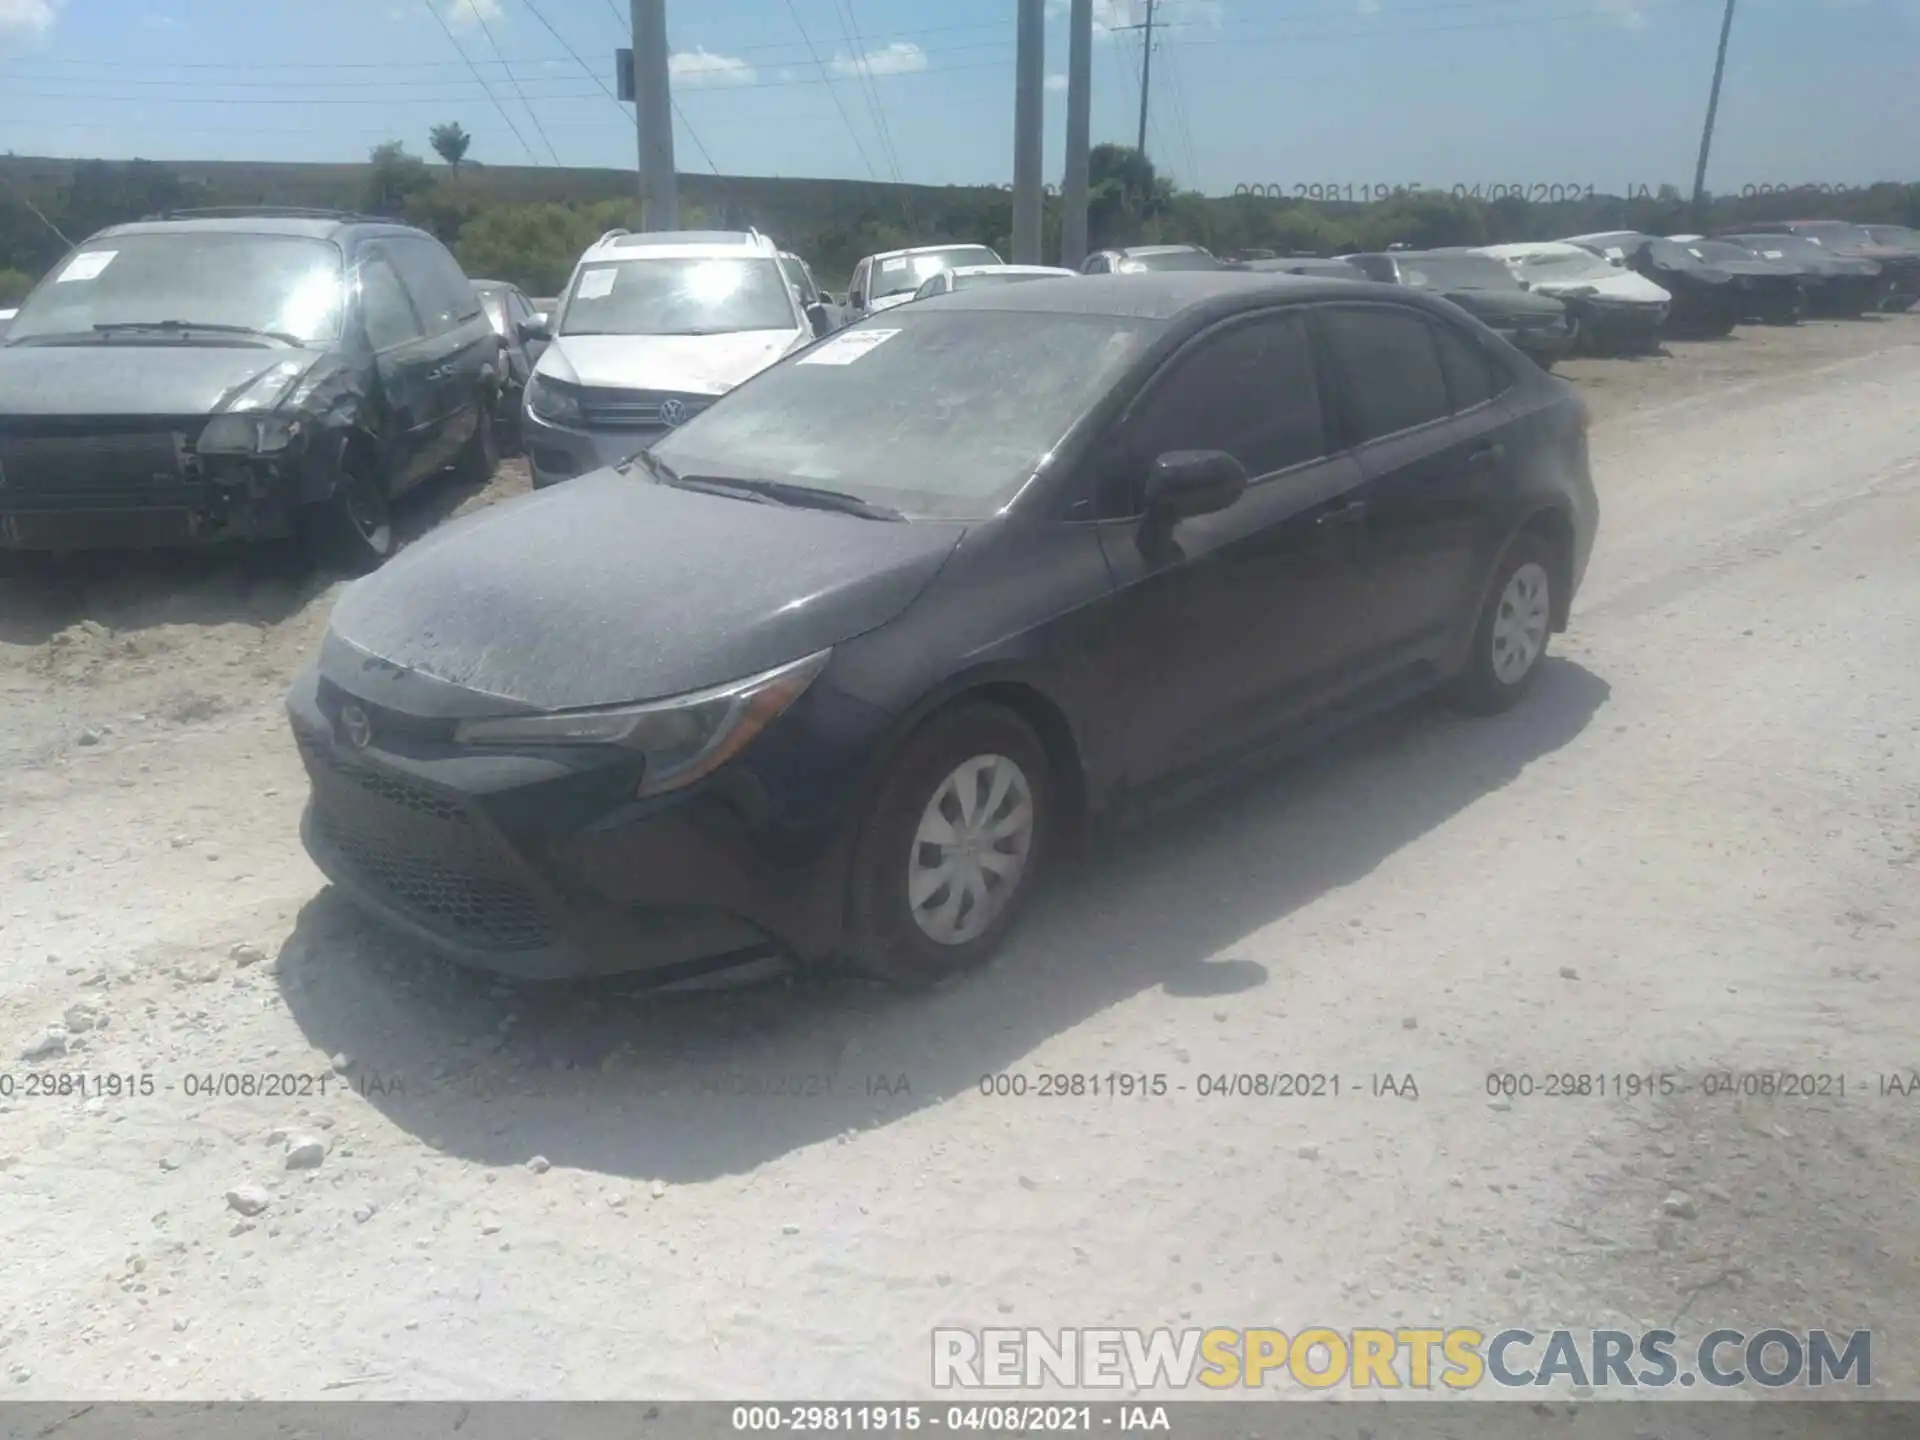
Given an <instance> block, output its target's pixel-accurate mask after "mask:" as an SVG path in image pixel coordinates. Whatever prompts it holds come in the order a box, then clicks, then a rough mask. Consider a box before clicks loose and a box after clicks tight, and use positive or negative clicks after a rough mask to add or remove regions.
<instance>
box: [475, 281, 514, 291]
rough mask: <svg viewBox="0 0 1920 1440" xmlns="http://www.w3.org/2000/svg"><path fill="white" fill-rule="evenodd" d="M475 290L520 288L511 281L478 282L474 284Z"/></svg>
mask: <svg viewBox="0 0 1920 1440" xmlns="http://www.w3.org/2000/svg"><path fill="white" fill-rule="evenodd" d="M473 288H474V289H476V290H518V289H519V288H520V287H519V286H518V285H516V284H514V283H513V282H512V281H511V280H476V281H474V282H473Z"/></svg>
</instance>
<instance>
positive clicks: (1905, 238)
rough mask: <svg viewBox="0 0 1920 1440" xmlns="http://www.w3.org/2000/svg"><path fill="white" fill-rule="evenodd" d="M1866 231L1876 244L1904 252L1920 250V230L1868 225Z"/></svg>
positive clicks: (1896, 226) (1895, 226)
mask: <svg viewBox="0 0 1920 1440" xmlns="http://www.w3.org/2000/svg"><path fill="white" fill-rule="evenodd" d="M1865 229H1866V232H1867V234H1869V235H1871V236H1872V237H1873V239H1874V243H1876V244H1879V245H1893V246H1897V247H1898V248H1900V249H1902V250H1913V249H1920V230H1915V229H1913V228H1912V227H1911V226H1907V225H1868V226H1866V227H1865Z"/></svg>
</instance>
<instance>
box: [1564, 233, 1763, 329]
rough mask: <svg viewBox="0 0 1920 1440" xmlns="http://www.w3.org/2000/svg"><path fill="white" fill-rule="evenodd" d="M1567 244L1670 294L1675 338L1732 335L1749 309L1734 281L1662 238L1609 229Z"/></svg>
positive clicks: (1669, 324)
mask: <svg viewBox="0 0 1920 1440" xmlns="http://www.w3.org/2000/svg"><path fill="white" fill-rule="evenodd" d="M1567 243H1568V244H1569V245H1578V246H1580V247H1581V248H1582V249H1583V250H1591V251H1592V252H1593V253H1594V254H1596V255H1602V256H1605V257H1606V258H1607V259H1609V260H1618V261H1619V262H1620V263H1621V264H1622V265H1624V266H1626V268H1627V269H1629V270H1631V271H1633V272H1634V273H1635V274H1636V275H1644V276H1646V277H1647V279H1649V280H1651V281H1652V282H1653V283H1654V284H1656V285H1658V286H1659V287H1660V288H1661V289H1662V290H1665V291H1666V292H1667V293H1668V294H1669V295H1671V296H1672V297H1673V305H1672V308H1671V309H1669V310H1668V311H1667V328H1668V329H1669V330H1671V331H1673V332H1674V333H1676V334H1682V335H1696V336H1707V337H1710V338H1712V337H1718V336H1722V335H1727V334H1731V333H1732V331H1733V327H1734V326H1736V325H1738V324H1739V323H1740V322H1741V321H1742V320H1743V319H1745V318H1746V312H1747V310H1748V309H1749V308H1750V307H1749V305H1748V303H1747V300H1746V297H1745V296H1744V295H1743V293H1742V291H1743V288H1744V286H1743V284H1742V280H1741V278H1740V277H1739V276H1736V275H1735V274H1734V273H1733V272H1732V271H1731V270H1728V269H1725V268H1723V267H1721V266H1719V265H1716V264H1713V263H1712V262H1710V261H1708V260H1707V259H1706V258H1705V257H1704V256H1700V255H1696V254H1694V253H1693V252H1692V251H1691V250H1689V249H1687V248H1686V247H1685V246H1684V245H1677V244H1675V243H1674V242H1673V241H1671V240H1667V239H1664V238H1663V237H1661V236H1658V235H1643V234H1641V233H1640V232H1639V231H1636V230H1609V231H1605V232H1603V233H1601V234H1597V235H1569V236H1568V237H1567Z"/></svg>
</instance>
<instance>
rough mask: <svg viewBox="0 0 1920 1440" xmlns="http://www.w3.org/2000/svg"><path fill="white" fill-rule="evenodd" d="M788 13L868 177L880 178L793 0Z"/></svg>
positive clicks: (788, 7) (789, 3)
mask: <svg viewBox="0 0 1920 1440" xmlns="http://www.w3.org/2000/svg"><path fill="white" fill-rule="evenodd" d="M787 13H788V14H789V15H791V16H793V24H794V28H795V29H797V30H798V31H799V32H800V38H801V39H802V40H804V41H805V42H806V46H807V53H808V54H809V55H811V56H813V63H814V64H815V65H819V66H820V73H821V75H822V76H823V77H824V79H825V82H826V86H827V94H829V95H831V96H832V97H833V108H834V109H836V110H838V111H839V112H840V119H841V122H842V123H843V124H845V125H846V127H847V134H848V135H849V136H851V137H852V139H853V148H854V149H855V150H856V151H858V152H859V154H860V163H861V164H862V165H864V166H866V167H867V178H868V179H869V180H878V179H879V178H880V177H879V176H878V175H876V174H874V173H873V161H871V160H869V159H868V158H867V147H866V146H864V145H862V144H861V143H860V132H859V131H858V130H855V129H854V128H853V119H852V117H851V116H849V115H848V114H847V107H846V106H845V105H843V104H842V103H841V102H840V92H839V91H838V90H836V89H834V88H833V77H832V75H831V74H829V73H828V71H827V67H826V66H825V65H821V64H820V52H819V51H818V50H816V49H814V48H813V37H812V36H811V35H809V34H807V27H806V25H805V24H804V23H803V22H802V21H801V19H800V12H799V11H798V10H797V9H795V8H794V4H793V0H787ZM752 88H755V89H757V88H759V87H758V86H755V87H752Z"/></svg>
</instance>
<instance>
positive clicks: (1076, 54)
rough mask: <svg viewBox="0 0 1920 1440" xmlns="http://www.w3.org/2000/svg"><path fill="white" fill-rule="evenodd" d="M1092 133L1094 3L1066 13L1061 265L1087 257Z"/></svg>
mask: <svg viewBox="0 0 1920 1440" xmlns="http://www.w3.org/2000/svg"><path fill="white" fill-rule="evenodd" d="M1092 131H1093V0H1072V3H1071V6H1070V8H1069V9H1068V11H1067V166H1066V173H1065V174H1064V175H1062V176H1061V178H1060V204H1061V212H1060V263H1061V264H1062V265H1064V266H1066V268H1067V269H1069V270H1078V269H1079V268H1080V262H1081V261H1083V260H1085V259H1086V258H1087V179H1088V177H1087V154H1088V149H1089V145H1090V143H1091V140H1092Z"/></svg>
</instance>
